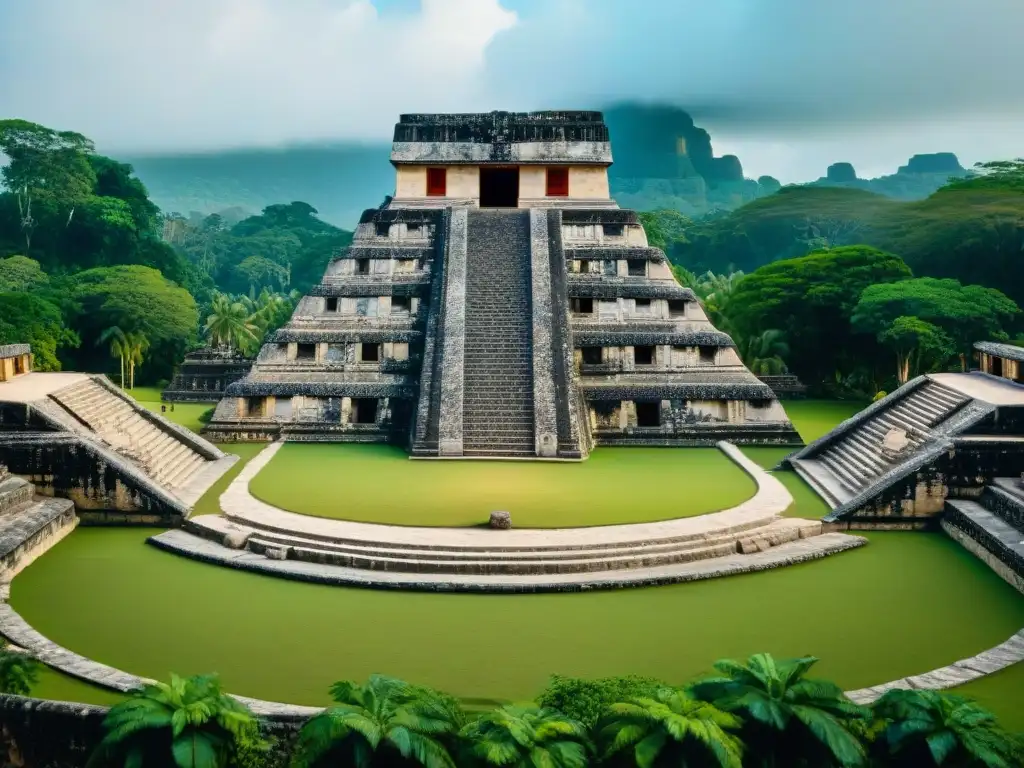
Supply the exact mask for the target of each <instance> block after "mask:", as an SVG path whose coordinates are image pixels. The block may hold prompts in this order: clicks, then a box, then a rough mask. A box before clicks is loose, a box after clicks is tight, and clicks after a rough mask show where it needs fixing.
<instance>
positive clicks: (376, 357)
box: [359, 342, 380, 363]
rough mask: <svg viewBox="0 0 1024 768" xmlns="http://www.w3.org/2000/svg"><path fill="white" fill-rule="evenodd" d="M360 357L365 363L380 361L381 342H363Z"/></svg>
mask: <svg viewBox="0 0 1024 768" xmlns="http://www.w3.org/2000/svg"><path fill="white" fill-rule="evenodd" d="M359 357H360V358H361V359H362V361H363V362H364V363H376V362H379V361H380V344H370V343H368V342H363V343H362V344H360V350H359Z"/></svg>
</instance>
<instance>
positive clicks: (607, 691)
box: [537, 675, 661, 728]
mask: <svg viewBox="0 0 1024 768" xmlns="http://www.w3.org/2000/svg"><path fill="white" fill-rule="evenodd" d="M660 685H661V684H660V683H659V682H658V681H657V680H656V679H654V678H653V677H638V676H636V675H631V676H628V677H603V678H600V679H598V680H587V679H585V678H581V677H563V676H562V675H553V676H552V678H551V682H550V683H548V685H547V687H546V688H545V689H544V690H543V691H541V692H540V695H539V696H538V697H537V703H538V704H540V705H541V706H542V707H550V708H552V709H557V710H560V711H561V712H564V713H565V714H566V715H568V716H569V717H571V718H572V719H574V720H579V721H580V722H581V723H583V724H584V725H586V726H587V727H588V728H590V727H593V726H594V725H595V724H596V723H597V720H598V718H599V717H600V716H601V713H602V712H604V710H605V709H606V708H607V707H608V705H609V704H614V703H615V702H616V701H625V700H627V699H632V698H635V697H641V696H652V695H654V693H655V691H657V689H658V688H659V687H660Z"/></svg>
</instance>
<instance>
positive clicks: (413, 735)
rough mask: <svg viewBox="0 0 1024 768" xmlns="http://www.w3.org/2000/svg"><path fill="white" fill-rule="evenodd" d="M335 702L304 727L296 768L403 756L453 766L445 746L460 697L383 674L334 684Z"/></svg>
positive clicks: (358, 767) (359, 766) (455, 726)
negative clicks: (360, 680) (363, 683)
mask: <svg viewBox="0 0 1024 768" xmlns="http://www.w3.org/2000/svg"><path fill="white" fill-rule="evenodd" d="M331 697H332V698H333V699H334V701H335V702H336V703H335V705H334V706H331V707H328V708H327V709H325V710H324V711H323V712H322V713H321V714H319V715H316V716H314V717H313V718H312V719H310V721H309V722H308V723H306V725H305V726H303V728H302V732H301V733H300V734H299V740H298V744H297V745H296V749H295V757H294V759H293V765H294V766H295V768H307V767H311V766H327V765H338V764H341V765H351V766H355V768H369V766H371V765H386V764H388V763H387V762H386V761H387V760H388V757H389V756H392V759H393V758H394V757H397V756H399V755H400V756H401V757H402V758H403V759H404V760H406V761H408V763H409V764H415V765H422V766H425V768H454V766H455V763H454V761H453V760H452V758H451V755H450V752H449V747H450V746H451V745H452V744H453V743H454V737H455V734H456V733H458V731H459V728H460V726H461V725H462V723H463V721H464V719H465V718H464V715H463V714H462V711H461V709H460V708H459V706H458V702H457V701H456V700H455V699H453V698H452V697H450V696H446V695H444V694H440V693H438V692H436V691H433V690H431V689H429V688H423V687H420V686H414V685H410V684H409V683H406V682H403V681H401V680H396V679H395V678H391V677H385V676H383V675H374V676H372V677H371V678H370V679H369V681H368V682H367V683H366V684H365V685H356V684H354V683H350V682H344V681H343V682H339V683H335V684H334V685H333V686H332V687H331Z"/></svg>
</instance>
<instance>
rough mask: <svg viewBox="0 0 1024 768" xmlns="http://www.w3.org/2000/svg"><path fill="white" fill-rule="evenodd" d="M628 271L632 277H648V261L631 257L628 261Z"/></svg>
mask: <svg viewBox="0 0 1024 768" xmlns="http://www.w3.org/2000/svg"><path fill="white" fill-rule="evenodd" d="M626 268H627V269H626V271H627V274H628V275H629V276H630V277H646V276H647V262H646V261H644V260H643V259H629V260H628V261H627V262H626Z"/></svg>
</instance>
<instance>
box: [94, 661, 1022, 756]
mask: <svg viewBox="0 0 1024 768" xmlns="http://www.w3.org/2000/svg"><path fill="white" fill-rule="evenodd" d="M815 662H816V659H814V658H813V657H804V658H798V659H776V658H774V657H773V656H771V655H770V654H763V653H762V654H756V655H754V656H751V657H750V658H749V659H747V660H746V661H745V662H737V661H731V660H723V661H719V662H717V663H716V664H715V668H716V671H717V673H716V674H715V675H712V676H710V677H703V678H700V679H698V680H696V681H695V682H693V683H691V684H689V685H687V686H683V687H679V686H671V685H667V684H665V683H662V682H658V681H654V680H651V681H643V684H642V686H641V687H640V688H635V686H634V683H636V682H638V681H637V680H635V679H630V678H626V679H624V681H623V682H625V685H624V687H621V689H620V690H619V695H614V696H610V698H608V699H607V701H605V702H603V703H602V706H601V708H600V711H599V712H598V716H597V718H596V719H595V720H594V722H590V723H586V722H583V721H580V720H579V719H577V718H574V717H572V716H571V715H570V714H568V713H567V712H565V711H563V710H561V709H559V708H556V707H553V706H550V705H548V704H545V703H543V702H541V703H534V702H524V703H519V704H506V705H503V706H499V707H497V708H496V709H493V710H490V711H487V712H482V713H470V712H467V711H465V710H464V709H463V707H462V704H461V702H460V701H459V700H458V699H456V698H454V697H452V696H449V695H447V694H444V693H441V692H438V691H435V690H433V689H430V688H426V687H423V686H417V685H413V684H410V683H407V682H404V681H402V680H398V679H396V678H392V677H386V676H383V675H372V676H371V677H370V679H369V680H368V681H367V682H366V683H364V684H356V683H352V682H347V681H342V682H338V683H335V684H334V685H333V686H331V695H332V697H333V699H334V701H335V704H334V705H333V706H331V707H328V708H327V709H325V710H323V711H322V712H320V713H318V714H316V715H313V716H312V717H311V718H310V719H309V720H307V721H306V723H305V724H304V725H303V726H302V729H301V731H300V732H299V735H298V738H297V739H296V741H295V743H294V746H293V749H292V755H291V765H292V766H294V768H326V767H327V766H333V765H346V766H353V767H354V768H374V766H386V767H388V768H390V767H391V766H395V767H398V766H407V767H409V768H412V767H413V766H423V767H424V768H454V766H456V765H458V766H479V767H480V768H484V767H485V766H509V767H510V768H585V767H586V766H589V765H607V766H610V767H612V768H632V767H633V766H635V767H636V768H663V767H664V768H674V767H675V766H684V767H685V766H719V767H720V768H743V767H744V766H747V767H749V768H779V767H781V766H804V767H806V768H840V767H842V768H847V767H852V768H855V767H857V766H864V767H865V768H867V767H868V766H878V767H880V768H882V767H892V768H897V767H898V768H904V767H906V768H911V767H912V766H913V767H918V766H951V767H953V768H975V766H977V767H979V768H980V766H987V767H989V768H1010V766H1013V765H1017V764H1018V763H1017V761H1018V760H1019V759H1020V757H1021V755H1022V752H1021V742H1020V740H1019V738H1018V737H1015V736H1014V735H1013V734H1011V733H1009V732H1007V731H1005V730H1004V729H1002V728H1001V727H1000V726H999V724H998V722H997V721H996V719H995V717H994V716H993V715H992V714H991V713H990V712H988V711H986V710H985V709H984V708H983V707H981V706H979V705H978V704H977V703H975V702H973V701H971V700H969V699H966V698H964V697H962V696H958V695H956V694H951V693H946V692H939V691H919V690H906V691H904V690H893V691H889V692H888V693H886V694H885V695H884V696H882V697H881V698H879V699H878V700H877V701H876V702H875V703H874V704H873V705H869V706H861V705H858V704H855V703H854V702H852V701H850V700H849V699H847V698H846V696H845V694H844V693H843V692H842V690H841V689H840V688H839V687H838V686H836V685H835V684H833V683H831V682H829V681H827V680H820V679H813V678H810V677H807V672H808V671H809V670H810V668H811V667H812V666H813V665H814V663H815ZM560 680H563V681H564V680H565V679H564V678H561V679H560ZM598 682H599V684H600V685H601V686H602V691H603V693H602V695H604V694H609V695H610V694H611V691H612V687H614V685H615V683H614V682H613V681H611V680H605V681H598ZM609 684H611V686H612V687H609ZM565 692H566V693H568V690H565ZM541 698H543V695H542V697H541ZM567 703H571V702H568V700H567ZM104 727H105V729H106V736H105V738H104V740H103V741H102V742H101V744H100V745H99V746H98V748H97V749H96V751H95V752H94V754H93V758H92V760H91V764H93V765H101V764H107V762H109V761H110V760H111V759H113V760H114V761H115V763H114V764H117V765H125V766H135V765H147V766H148V765H156V766H167V767H168V768H172V767H173V768H220V766H226V765H241V764H245V765H258V764H259V763H260V752H261V751H263V750H266V749H267V747H268V745H267V743H266V742H265V741H264V740H263V739H262V738H261V736H260V729H259V723H258V721H257V719H256V718H255V717H254V716H253V715H252V713H251V712H250V711H249V710H248V709H247V708H246V707H245V706H243V705H242V704H241V703H239V702H237V701H236V700H234V699H232V698H231V697H229V696H226V695H225V694H223V693H222V692H221V690H220V686H219V684H218V682H217V678H216V677H215V676H197V677H193V678H187V679H183V678H179V677H177V676H172V677H171V682H170V684H164V683H157V684H153V685H147V686H145V687H144V688H142V689H140V690H139V691H137V692H135V694H134V695H133V696H132V697H131V698H129V699H128V700H127V701H125V702H123V703H120V704H117V705H115V706H114V707H113V708H111V710H110V712H109V713H108V715H107V717H106V719H105V721H104Z"/></svg>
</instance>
